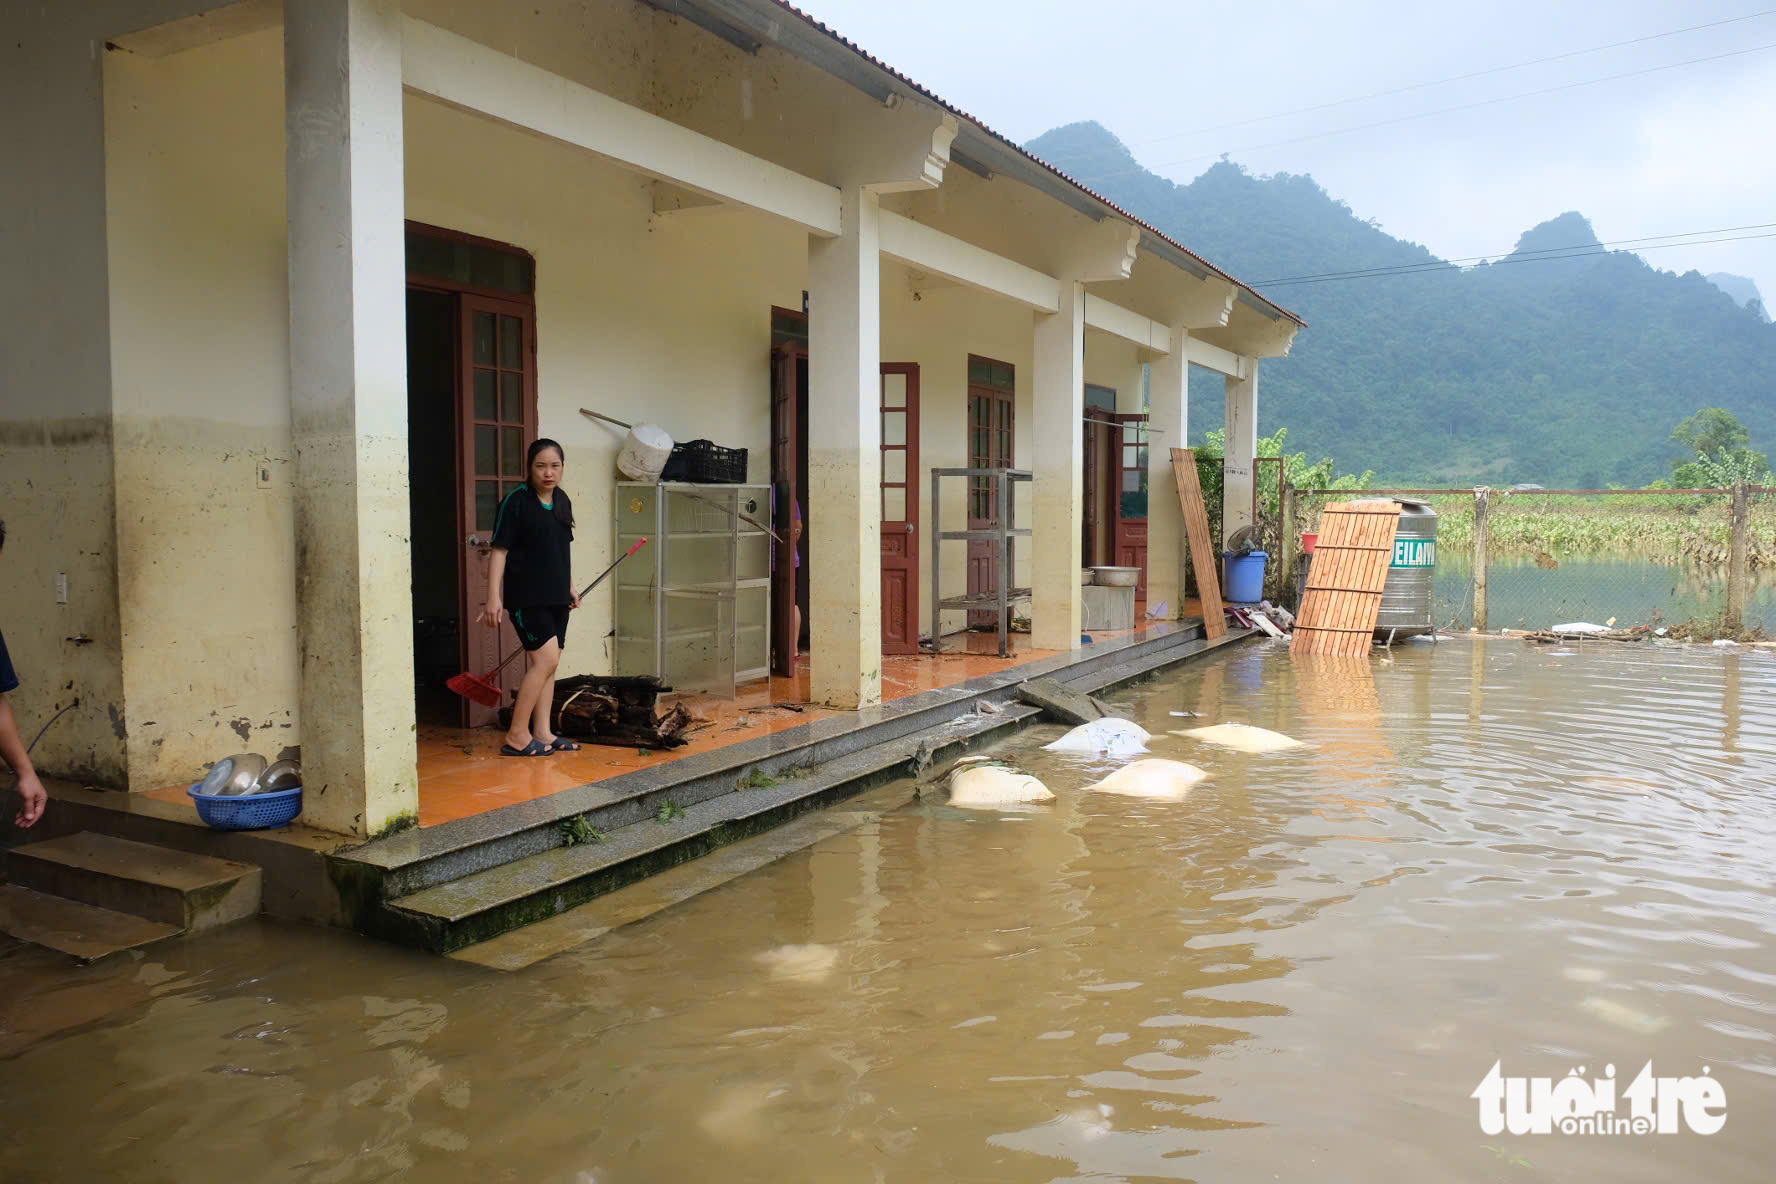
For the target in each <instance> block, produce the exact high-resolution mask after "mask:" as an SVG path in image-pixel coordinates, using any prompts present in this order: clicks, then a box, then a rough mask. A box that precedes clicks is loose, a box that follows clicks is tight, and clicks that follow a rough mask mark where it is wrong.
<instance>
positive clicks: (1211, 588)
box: [1172, 448, 1227, 638]
mask: <svg viewBox="0 0 1776 1184" xmlns="http://www.w3.org/2000/svg"><path fill="white" fill-rule="evenodd" d="M1172 476H1173V478H1174V479H1175V480H1176V482H1177V485H1178V508H1179V509H1181V510H1183V511H1184V536H1185V538H1186V539H1188V540H1189V542H1190V563H1191V566H1192V567H1193V568H1194V569H1195V571H1196V595H1197V598H1198V599H1200V600H1201V601H1202V609H1203V636H1204V637H1208V638H1216V637H1221V636H1223V635H1224V634H1225V633H1226V632H1227V612H1226V610H1225V609H1224V608H1223V607H1222V605H1221V576H1220V574H1219V573H1218V572H1217V571H1216V570H1215V544H1214V542H1213V541H1212V540H1211V539H1210V538H1209V515H1208V511H1206V510H1204V509H1203V491H1202V482H1200V481H1198V480H1197V478H1196V453H1195V452H1193V451H1191V450H1190V449H1188V448H1174V449H1172ZM1178 595H1179V597H1180V598H1182V596H1183V595H1184V590H1183V589H1182V588H1179V590H1178ZM1179 607H1180V608H1182V607H1183V606H1182V605H1179Z"/></svg>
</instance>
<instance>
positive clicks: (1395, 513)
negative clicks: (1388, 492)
mask: <svg viewBox="0 0 1776 1184" xmlns="http://www.w3.org/2000/svg"><path fill="white" fill-rule="evenodd" d="M1399 526H1400V503H1398V502H1388V501H1379V500H1376V501H1359V502H1334V503H1332V504H1331V505H1329V506H1327V507H1326V508H1325V510H1324V511H1323V512H1322V513H1321V515H1320V538H1319V541H1318V542H1317V543H1315V544H1314V552H1313V564H1312V566H1311V567H1309V569H1308V575H1307V591H1306V593H1305V594H1304V595H1303V596H1302V598H1301V611H1300V612H1299V613H1297V614H1296V616H1295V640H1294V641H1293V642H1291V643H1290V645H1289V651H1290V652H1291V653H1296V654H1338V655H1343V656H1345V657H1352V658H1356V657H1361V656H1363V655H1365V654H1367V653H1368V652H1369V644H1370V642H1371V641H1372V640H1373V639H1374V636H1375V622H1376V620H1377V618H1378V617H1379V616H1380V615H1381V590H1382V586H1383V585H1385V584H1386V583H1387V576H1388V566H1389V565H1390V564H1392V563H1393V561H1394V533H1395V531H1396V530H1398V529H1399Z"/></svg>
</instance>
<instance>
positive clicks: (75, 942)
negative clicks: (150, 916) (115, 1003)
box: [0, 884, 179, 962]
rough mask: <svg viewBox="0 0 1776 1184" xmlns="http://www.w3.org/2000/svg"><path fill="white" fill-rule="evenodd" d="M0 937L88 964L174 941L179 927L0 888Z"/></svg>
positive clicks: (14, 886) (16, 888) (9, 886)
mask: <svg viewBox="0 0 1776 1184" xmlns="http://www.w3.org/2000/svg"><path fill="white" fill-rule="evenodd" d="M0 932H4V933H6V934H7V935H8V936H11V937H15V938H18V939H19V940H20V941H28V942H31V943H32V944H34V945H40V946H46V947H48V948H49V949H52V950H59V951H61V952H62V953H64V954H68V955H70V956H71V957H74V958H78V959H80V960H81V961H82V962H91V961H93V960H94V959H96V958H103V957H104V956H105V955H107V954H115V953H117V952H118V951H119V950H133V949H135V948H136V947H137V946H145V945H147V944H148V943H150V942H156V941H161V940H163V939H165V938H169V937H176V936H178V934H179V927H178V926H177V925H166V924H162V923H161V922H159V921H146V920H143V919H142V918H141V917H137V916H134V915H132V914H130V913H118V912H113V911H112V910H110V909H101V908H94V907H93V906H92V905H90V904H81V903H79V902H78V901H73V900H66V899H63V898H62V897H60V896H50V895H47V894H46V893H42V892H34V891H32V890H31V889H29V888H21V887H19V886H18V885H17V884H0Z"/></svg>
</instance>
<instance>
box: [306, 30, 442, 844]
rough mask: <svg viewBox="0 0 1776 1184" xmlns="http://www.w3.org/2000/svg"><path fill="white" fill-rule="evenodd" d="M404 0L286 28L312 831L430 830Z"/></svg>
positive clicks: (308, 812) (308, 800) (308, 808)
mask: <svg viewBox="0 0 1776 1184" xmlns="http://www.w3.org/2000/svg"><path fill="white" fill-rule="evenodd" d="M402 118H403V115H402V102H401V6H400V0H309V2H307V3H303V4H292V5H290V6H289V7H288V8H287V9H286V13H285V21H284V135H285V145H286V147H285V165H284V169H285V191H286V193H287V194H288V198H287V208H288V221H289V228H288V239H289V242H288V251H289V286H290V359H289V365H290V427H291V434H292V438H293V440H294V443H295V446H296V481H295V518H296V556H297V570H296V626H297V635H298V639H299V641H300V643H301V654H302V684H301V693H300V696H299V701H300V718H301V727H302V732H301V744H302V772H303V782H304V785H303V789H304V791H305V796H304V798H303V809H302V818H303V821H304V822H307V823H308V824H310V825H311V826H318V827H321V828H323V829H325V830H331V831H337V832H340V833H342V834H348V835H359V836H367V835H375V834H379V833H381V832H383V831H386V830H388V829H390V828H394V827H399V826H402V825H409V826H410V825H414V824H416V823H417V822H418V820H419V817H418V816H419V780H418V752H417V749H416V748H415V742H414V733H413V721H414V702H413V599H412V596H411V595H410V593H409V588H410V586H411V583H412V578H411V577H412V572H411V571H410V567H411V562H412V561H411V557H410V555H409V554H408V547H407V534H408V509H409V505H408V503H409V489H408V474H407V346H406V341H407V331H406V323H407V320H406V318H407V312H406V309H407V264H406V256H405V247H404V243H405V223H404V221H403V219H404V218H405V217H406V210H405V208H404V205H405V199H406V186H405V181H404V177H403V159H404V158H403V142H402V136H403V125H402Z"/></svg>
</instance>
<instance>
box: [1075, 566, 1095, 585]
mask: <svg viewBox="0 0 1776 1184" xmlns="http://www.w3.org/2000/svg"><path fill="white" fill-rule="evenodd" d="M1095 582H1096V581H1095V580H1093V579H1092V569H1091V568H1089V567H1082V568H1080V569H1079V586H1080V587H1081V588H1089V587H1091V586H1092V584H1093V583H1095Z"/></svg>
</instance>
